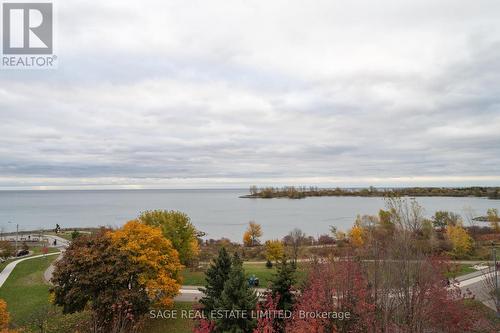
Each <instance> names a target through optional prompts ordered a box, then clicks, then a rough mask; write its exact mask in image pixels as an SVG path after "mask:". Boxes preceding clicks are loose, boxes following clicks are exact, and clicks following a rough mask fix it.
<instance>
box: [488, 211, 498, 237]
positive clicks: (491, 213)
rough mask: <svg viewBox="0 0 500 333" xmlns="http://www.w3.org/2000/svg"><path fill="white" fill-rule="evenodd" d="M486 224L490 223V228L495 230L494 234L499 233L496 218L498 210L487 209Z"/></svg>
mask: <svg viewBox="0 0 500 333" xmlns="http://www.w3.org/2000/svg"><path fill="white" fill-rule="evenodd" d="M487 214H488V222H490V225H491V228H493V230H495V232H499V231H500V217H498V209H496V208H490V209H488V212H487Z"/></svg>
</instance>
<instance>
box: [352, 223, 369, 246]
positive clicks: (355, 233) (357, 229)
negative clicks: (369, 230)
mask: <svg viewBox="0 0 500 333" xmlns="http://www.w3.org/2000/svg"><path fill="white" fill-rule="evenodd" d="M364 236H365V233H364V230H363V228H362V227H361V226H359V225H355V226H354V227H352V229H351V231H349V241H350V242H351V244H352V245H353V246H354V247H361V246H363V244H364V243H365V240H364Z"/></svg>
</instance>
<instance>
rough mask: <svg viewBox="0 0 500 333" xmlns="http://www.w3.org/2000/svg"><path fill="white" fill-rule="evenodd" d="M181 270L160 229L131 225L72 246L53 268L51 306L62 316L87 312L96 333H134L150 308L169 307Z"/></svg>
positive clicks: (86, 237) (80, 239) (76, 241)
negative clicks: (56, 308) (58, 307)
mask: <svg viewBox="0 0 500 333" xmlns="http://www.w3.org/2000/svg"><path fill="white" fill-rule="evenodd" d="M181 268H182V266H181V265H180V263H179V258H178V254H177V251H176V250H175V249H174V248H173V247H172V244H171V243H170V241H169V240H167V239H165V238H164V237H163V235H162V233H161V230H160V229H159V228H154V227H150V226H147V225H144V224H142V223H139V222H138V221H131V222H128V223H127V224H125V226H124V227H123V228H122V229H119V230H117V231H110V230H104V229H102V230H100V231H99V232H97V233H95V234H92V235H81V236H79V237H77V238H76V239H74V240H73V241H72V242H71V244H70V246H69V247H68V249H67V250H66V253H65V255H64V257H63V258H62V259H61V260H59V261H57V262H56V264H55V270H54V273H53V276H52V280H51V282H52V283H53V285H54V286H53V288H52V292H53V295H54V303H55V304H56V305H59V306H62V309H63V313H75V312H80V311H83V310H84V309H90V310H91V312H92V319H93V325H92V326H93V329H92V330H93V331H95V332H98V331H104V332H113V331H116V332H134V331H135V330H136V329H137V327H138V324H139V323H140V321H141V318H142V316H143V315H144V314H145V313H147V311H148V310H149V308H150V307H151V306H153V305H163V306H169V305H171V304H172V297H173V296H174V295H176V294H177V292H178V290H179V288H180V283H179V272H180V270H181ZM116 327H121V329H122V330H121V331H117V330H115V329H114V328H116Z"/></svg>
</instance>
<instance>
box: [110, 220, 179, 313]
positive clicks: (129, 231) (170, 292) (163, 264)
mask: <svg viewBox="0 0 500 333" xmlns="http://www.w3.org/2000/svg"><path fill="white" fill-rule="evenodd" d="M110 236H111V241H112V244H113V245H114V246H116V248H118V250H119V251H121V252H122V253H125V254H127V256H128V258H129V259H130V260H131V261H132V264H133V265H134V266H135V267H136V269H137V270H138V271H139V274H137V276H134V277H133V278H135V279H136V281H137V283H138V284H139V285H140V286H141V287H142V288H144V289H145V290H147V293H148V295H147V296H148V298H149V299H150V300H152V301H153V302H154V303H156V304H161V305H163V306H171V305H172V299H173V297H174V296H175V295H177V293H178V291H179V289H180V282H181V277H180V271H181V269H182V265H181V264H180V262H179V254H178V252H177V251H176V250H175V248H174V247H173V246H172V243H171V242H170V240H168V239H165V237H163V234H162V231H161V230H160V229H159V228H155V227H151V226H148V225H144V224H142V223H140V222H139V221H130V222H128V223H126V224H125V225H124V226H123V227H122V228H121V229H118V230H116V231H113V232H111V233H110ZM131 278H132V277H131Z"/></svg>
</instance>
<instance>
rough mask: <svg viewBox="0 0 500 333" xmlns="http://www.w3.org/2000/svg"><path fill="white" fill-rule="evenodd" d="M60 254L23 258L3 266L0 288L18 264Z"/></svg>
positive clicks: (0, 274)
mask: <svg viewBox="0 0 500 333" xmlns="http://www.w3.org/2000/svg"><path fill="white" fill-rule="evenodd" d="M60 253H61V252H54V253H47V254H40V255H36V256H31V257H25V258H22V259H18V260H14V261H12V262H10V263H9V264H8V265H7V266H5V268H4V269H3V271H2V272H1V273H0V288H1V287H2V286H3V284H4V283H5V281H7V279H8V277H9V275H10V273H12V271H13V270H14V268H15V267H16V266H17V264H19V263H20V262H22V261H25V260H30V259H35V258H41V257H45V256H53V255H56V254H60Z"/></svg>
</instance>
